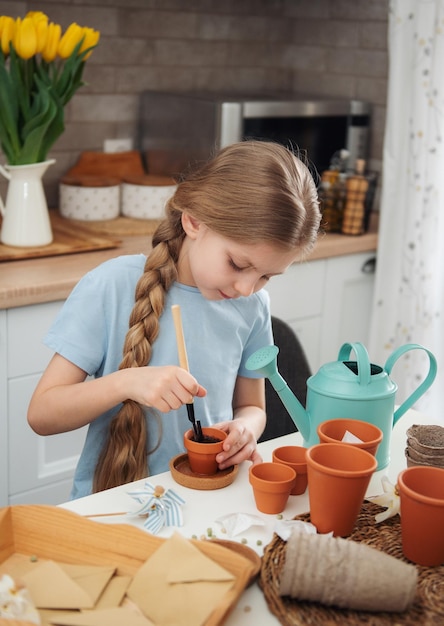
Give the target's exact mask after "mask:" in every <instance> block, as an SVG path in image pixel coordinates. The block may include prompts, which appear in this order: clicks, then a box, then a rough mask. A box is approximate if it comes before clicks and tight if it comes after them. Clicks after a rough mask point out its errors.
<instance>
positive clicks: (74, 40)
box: [58, 22, 83, 59]
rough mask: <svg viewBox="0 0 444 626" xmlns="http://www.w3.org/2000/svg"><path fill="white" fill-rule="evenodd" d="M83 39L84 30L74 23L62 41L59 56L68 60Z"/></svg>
mask: <svg viewBox="0 0 444 626" xmlns="http://www.w3.org/2000/svg"><path fill="white" fill-rule="evenodd" d="M82 37H83V28H82V27H81V26H79V25H78V24H76V23H75V22H73V23H72V24H70V25H69V26H68V28H67V30H66V31H65V33H64V35H63V36H62V38H61V39H60V43H59V48H58V54H59V57H61V58H62V59H67V58H68V57H70V56H71V54H72V52H73V50H74V48H75V47H76V45H77V44H78V43H79V41H81V39H82Z"/></svg>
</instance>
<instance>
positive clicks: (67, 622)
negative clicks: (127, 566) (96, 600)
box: [51, 607, 155, 626]
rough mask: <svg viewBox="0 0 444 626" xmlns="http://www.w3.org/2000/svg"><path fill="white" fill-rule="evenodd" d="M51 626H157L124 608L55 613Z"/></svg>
mask: <svg viewBox="0 0 444 626" xmlns="http://www.w3.org/2000/svg"><path fill="white" fill-rule="evenodd" d="M51 624H57V626H155V625H154V624H153V622H151V621H150V620H149V619H147V618H146V617H144V616H143V615H140V614H139V613H136V612H134V611H132V610H131V609H127V608H124V607H115V608H112V609H103V610H100V611H85V612H82V613H79V612H74V611H73V612H72V614H68V613H54V614H53V615H52V616H51Z"/></svg>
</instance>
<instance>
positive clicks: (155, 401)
mask: <svg viewBox="0 0 444 626" xmlns="http://www.w3.org/2000/svg"><path fill="white" fill-rule="evenodd" d="M120 374H121V376H122V380H121V381H120V384H121V385H124V389H125V397H127V398H131V400H134V401H135V402H138V403H139V404H142V405H144V406H149V407H153V408H155V409H158V410H159V411H161V412H162V413H167V412H168V411H171V410H172V409H178V408H179V407H180V406H182V405H183V404H189V403H190V402H192V401H193V398H194V397H198V398H202V397H203V396H205V395H206V394H207V391H206V389H205V388H204V387H202V385H199V383H198V382H197V380H196V379H195V378H194V377H193V376H192V375H191V374H190V373H189V372H187V371H186V370H185V369H182V368H181V367H178V366H176V365H165V366H159V367H152V366H148V367H136V368H134V367H132V368H128V369H125V370H121V371H120Z"/></svg>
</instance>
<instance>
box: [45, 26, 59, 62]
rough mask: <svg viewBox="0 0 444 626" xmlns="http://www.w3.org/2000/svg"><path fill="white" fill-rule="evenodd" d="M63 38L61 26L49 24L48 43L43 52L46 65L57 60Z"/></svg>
mask: <svg viewBox="0 0 444 626" xmlns="http://www.w3.org/2000/svg"><path fill="white" fill-rule="evenodd" d="M61 36H62V27H61V26H60V24H54V22H51V23H50V24H48V30H47V37H46V42H45V45H44V47H43V49H42V51H41V52H42V57H43V59H44V60H45V61H46V63H51V61H54V59H55V58H56V56H57V50H58V48H59V43H60V37H61Z"/></svg>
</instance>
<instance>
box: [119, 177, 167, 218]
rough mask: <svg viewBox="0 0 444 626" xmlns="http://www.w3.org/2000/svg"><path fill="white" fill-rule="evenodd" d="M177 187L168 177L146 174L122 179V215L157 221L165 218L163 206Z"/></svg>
mask: <svg viewBox="0 0 444 626" xmlns="http://www.w3.org/2000/svg"><path fill="white" fill-rule="evenodd" d="M176 188H177V185H176V182H175V181H174V179H173V178H170V177H169V176H157V175H153V174H146V175H145V176H126V177H125V178H123V179H122V207H121V211H122V215H125V216H126V217H134V218H137V219H146V220H157V219H162V218H163V217H164V216H165V205H166V203H167V201H168V200H169V198H171V196H172V195H173V194H174V192H175V191H176Z"/></svg>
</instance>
